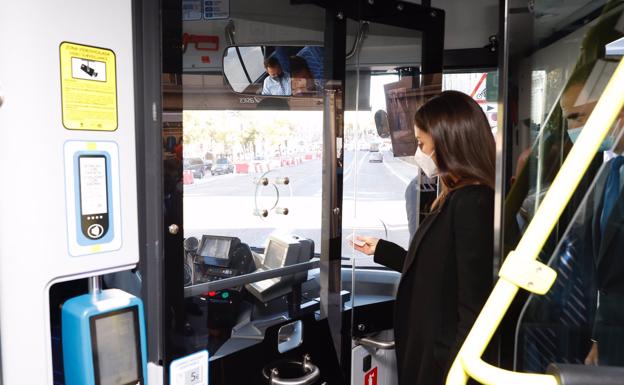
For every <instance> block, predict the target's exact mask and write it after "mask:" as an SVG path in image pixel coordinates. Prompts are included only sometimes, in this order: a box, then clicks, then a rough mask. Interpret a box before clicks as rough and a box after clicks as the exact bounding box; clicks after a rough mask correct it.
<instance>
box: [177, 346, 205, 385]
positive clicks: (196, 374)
mask: <svg viewBox="0 0 624 385" xmlns="http://www.w3.org/2000/svg"><path fill="white" fill-rule="evenodd" d="M169 374H170V378H169V384H171V385H208V351H207V350H202V351H200V352H197V353H194V354H191V355H189V356H186V357H182V358H180V359H177V360H175V361H173V362H172V363H171V366H170V368H169Z"/></svg>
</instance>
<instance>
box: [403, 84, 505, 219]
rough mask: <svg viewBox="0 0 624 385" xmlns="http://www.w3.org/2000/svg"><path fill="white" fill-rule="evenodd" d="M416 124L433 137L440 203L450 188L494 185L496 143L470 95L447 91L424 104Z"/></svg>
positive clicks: (435, 203) (418, 113)
mask: <svg viewBox="0 0 624 385" xmlns="http://www.w3.org/2000/svg"><path fill="white" fill-rule="evenodd" d="M415 124H416V127H418V129H419V130H421V131H424V132H426V133H427V134H429V135H431V137H432V138H433V145H434V148H435V160H436V164H437V166H438V175H439V177H440V181H441V182H442V193H441V194H440V196H439V197H438V199H437V200H436V202H434V206H433V207H434V208H435V207H440V205H441V204H442V203H443V202H444V200H445V198H446V196H447V195H448V193H449V192H451V191H453V190H455V189H458V188H460V187H462V186H466V185H469V184H483V185H486V186H488V187H490V188H491V189H494V174H495V168H496V144H495V142H494V136H493V135H492V131H491V129H490V124H489V123H488V120H487V118H486V117H485V114H484V113H483V110H482V109H481V107H479V105H478V104H477V102H475V101H474V100H473V99H472V98H471V97H470V96H468V95H466V94H464V93H462V92H458V91H444V92H442V93H441V94H439V95H438V96H436V97H434V98H432V99H430V100H429V101H427V102H426V103H425V104H423V105H422V106H421V107H420V109H418V111H417V112H416V116H415Z"/></svg>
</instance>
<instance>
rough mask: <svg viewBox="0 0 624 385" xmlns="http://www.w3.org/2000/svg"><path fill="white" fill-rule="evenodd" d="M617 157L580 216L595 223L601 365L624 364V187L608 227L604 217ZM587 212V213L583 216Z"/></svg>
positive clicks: (593, 241)
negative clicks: (606, 193)
mask: <svg viewBox="0 0 624 385" xmlns="http://www.w3.org/2000/svg"><path fill="white" fill-rule="evenodd" d="M612 162H613V160H611V161H609V162H607V163H606V165H605V167H604V168H603V169H602V170H601V173H600V174H599V175H598V176H597V177H596V185H595V187H594V189H593V190H592V191H591V192H590V193H589V194H588V197H587V202H586V209H585V212H581V215H580V217H581V218H583V220H584V223H591V232H592V234H591V235H590V236H589V239H588V240H584V241H588V242H587V243H588V244H590V245H591V246H590V247H591V250H590V254H591V256H592V258H591V259H592V260H593V262H594V267H595V281H596V282H595V286H596V288H597V290H598V291H599V295H600V299H599V301H598V307H597V309H596V316H595V319H594V327H593V331H592V335H593V339H594V340H596V341H597V342H598V357H599V359H600V365H617V366H621V365H624V348H623V347H622V343H623V342H624V305H623V303H624V258H623V256H624V190H623V191H621V192H620V194H619V197H618V200H617V202H616V203H615V205H614V207H613V210H612V211H611V214H610V215H609V217H608V218H607V222H606V229H605V231H604V233H602V231H601V229H600V219H601V217H602V212H603V208H604V203H605V202H604V191H605V188H606V183H607V180H608V175H609V172H610V169H611V164H612ZM583 214H585V215H584V216H583Z"/></svg>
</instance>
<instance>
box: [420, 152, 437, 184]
mask: <svg viewBox="0 0 624 385" xmlns="http://www.w3.org/2000/svg"><path fill="white" fill-rule="evenodd" d="M434 153H435V151H434V152H432V153H431V155H427V154H425V153H424V152H422V150H421V149H420V147H418V148H417V149H416V154H414V160H415V161H416V164H418V167H420V168H422V170H423V171H424V172H425V175H427V177H428V178H431V177H432V176H435V175H437V174H438V166H436V164H435V162H434V161H433V158H432V156H433V154H434Z"/></svg>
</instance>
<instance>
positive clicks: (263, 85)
mask: <svg viewBox="0 0 624 385" xmlns="http://www.w3.org/2000/svg"><path fill="white" fill-rule="evenodd" d="M324 57H325V55H324V50H323V47H320V46H317V45H305V46H268V45H262V46H260V45H256V46H231V47H228V48H226V50H225V51H224V54H223V74H224V76H225V78H226V79H227V82H228V84H229V85H230V87H231V88H232V91H234V92H236V93H239V94H245V95H265V96H295V97H308V98H310V97H311V98H314V97H322V96H323V87H324V83H325V82H324V69H323V62H324Z"/></svg>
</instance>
